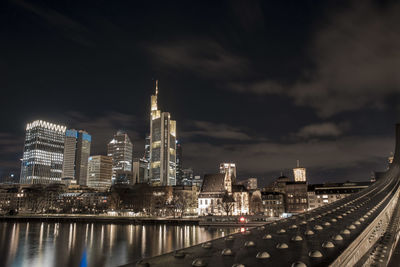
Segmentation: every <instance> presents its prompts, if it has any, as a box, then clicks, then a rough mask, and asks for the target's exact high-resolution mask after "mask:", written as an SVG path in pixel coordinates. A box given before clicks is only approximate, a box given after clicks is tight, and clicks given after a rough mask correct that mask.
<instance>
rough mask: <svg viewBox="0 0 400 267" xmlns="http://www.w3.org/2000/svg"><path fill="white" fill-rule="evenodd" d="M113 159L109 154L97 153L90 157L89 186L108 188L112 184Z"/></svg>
mask: <svg viewBox="0 0 400 267" xmlns="http://www.w3.org/2000/svg"><path fill="white" fill-rule="evenodd" d="M112 166H113V160H112V158H111V157H109V156H103V155H97V156H91V157H89V168H88V169H89V171H88V182H87V186H89V187H92V188H95V189H98V190H108V189H109V188H110V186H111V177H112Z"/></svg>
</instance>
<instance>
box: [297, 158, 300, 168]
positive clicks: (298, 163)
mask: <svg viewBox="0 0 400 267" xmlns="http://www.w3.org/2000/svg"><path fill="white" fill-rule="evenodd" d="M298 167H300V160H297V168H298Z"/></svg>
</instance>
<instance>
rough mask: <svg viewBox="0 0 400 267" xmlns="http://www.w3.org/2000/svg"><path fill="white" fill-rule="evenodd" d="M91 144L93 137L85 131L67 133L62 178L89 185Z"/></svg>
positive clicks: (69, 131)
mask: <svg viewBox="0 0 400 267" xmlns="http://www.w3.org/2000/svg"><path fill="white" fill-rule="evenodd" d="M91 142H92V137H91V136H90V135H89V134H88V133H87V132H85V131H82V130H80V131H77V130H73V129H72V130H67V131H66V133H65V145H64V164H63V174H62V177H65V178H72V179H75V180H76V182H77V184H80V185H87V172H88V160H89V156H90V144H91Z"/></svg>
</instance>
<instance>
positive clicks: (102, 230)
mask: <svg viewBox="0 0 400 267" xmlns="http://www.w3.org/2000/svg"><path fill="white" fill-rule="evenodd" d="M236 231H237V229H235V228H224V229H215V228H214V229H207V228H205V227H200V226H196V225H179V226H176V225H167V224H159V225H128V224H100V223H40V222H30V223H20V222H18V223H17V222H0V266H18V267H19V266H29V267H36V266H37V267H39V266H40V267H47V266H49V267H51V266H57V267H62V266H96V267H97V266H119V265H123V264H127V263H130V262H134V261H137V260H139V259H141V258H145V257H150V256H155V255H159V254H163V253H166V252H169V251H173V250H174V249H179V248H183V247H188V246H192V245H195V244H198V243H201V242H205V241H207V240H210V239H214V238H218V237H222V236H225V235H227V234H231V233H234V232H236Z"/></svg>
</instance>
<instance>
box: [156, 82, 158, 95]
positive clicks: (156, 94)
mask: <svg viewBox="0 0 400 267" xmlns="http://www.w3.org/2000/svg"><path fill="white" fill-rule="evenodd" d="M156 95H158V80H156Z"/></svg>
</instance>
